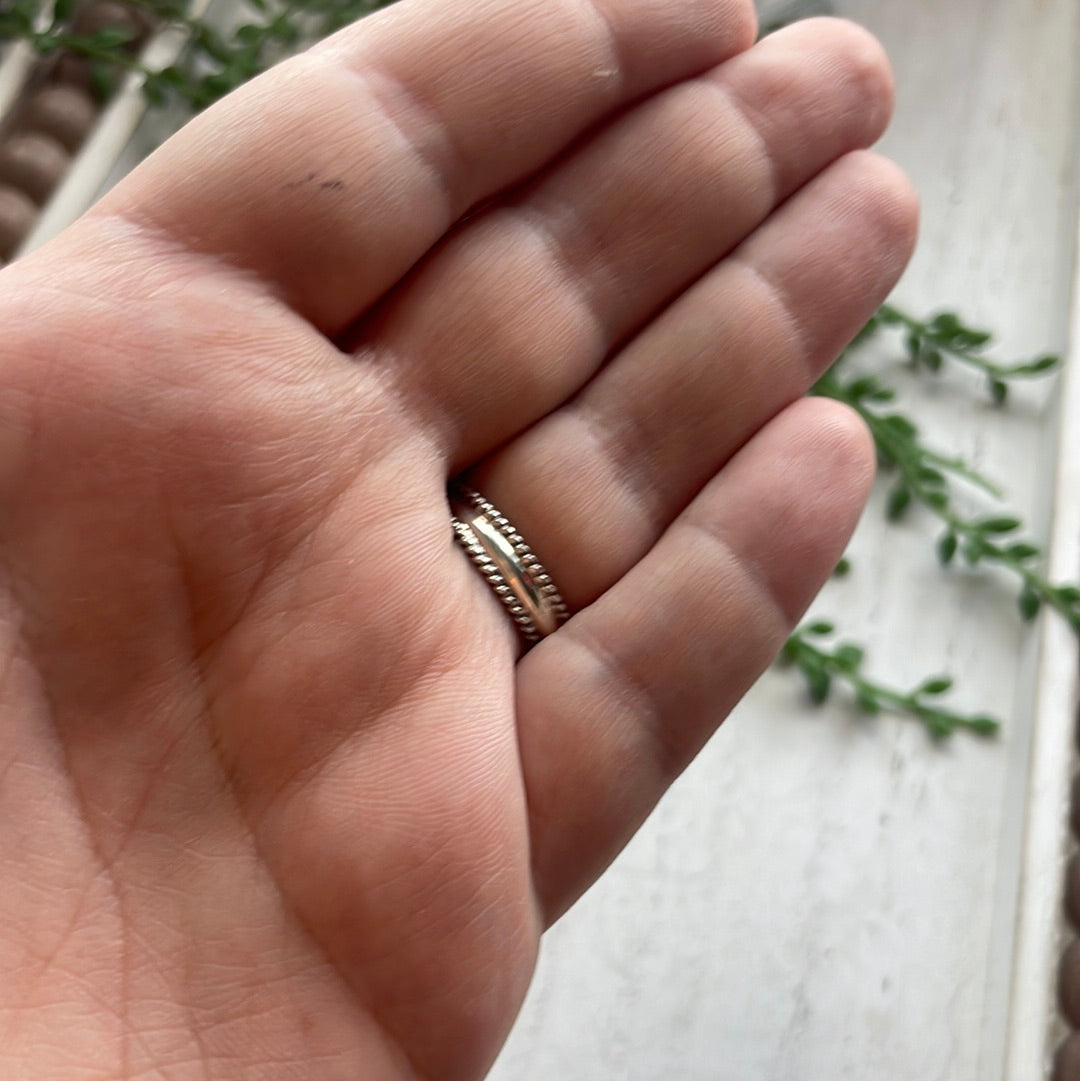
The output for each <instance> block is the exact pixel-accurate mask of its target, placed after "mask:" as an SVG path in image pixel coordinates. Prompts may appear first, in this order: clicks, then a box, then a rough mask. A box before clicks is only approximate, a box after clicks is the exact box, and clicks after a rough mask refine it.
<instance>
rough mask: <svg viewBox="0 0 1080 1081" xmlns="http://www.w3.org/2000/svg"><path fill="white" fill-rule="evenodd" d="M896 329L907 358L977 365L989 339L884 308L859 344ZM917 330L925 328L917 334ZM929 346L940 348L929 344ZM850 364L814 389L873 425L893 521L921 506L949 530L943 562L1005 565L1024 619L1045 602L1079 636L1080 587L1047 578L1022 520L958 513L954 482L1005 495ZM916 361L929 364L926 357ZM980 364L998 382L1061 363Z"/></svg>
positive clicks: (943, 319)
mask: <svg viewBox="0 0 1080 1081" xmlns="http://www.w3.org/2000/svg"><path fill="white" fill-rule="evenodd" d="M890 326H900V327H902V328H904V329H905V349H906V350H907V352H908V355H909V356H912V355H913V354H914V353H920V355H921V352H925V350H926V349H929V348H932V349H934V350H936V351H937V352H938V355H939V356H940V357H941V358H942V359H943V360H944V359H946V358H958V359H962V360H963V362H964V363H973V362H974V361H973V359H972V358H973V357H974V356H975V355H976V354H974V353H971V352H970V350H973V349H975V350H981V349H983V348H984V347H985V346H986V344H987V343H989V342H990V341H991V338H990V335H989V334H987V333H986V332H985V331H977V330H971V329H969V328H967V327H965V326H964V324H963V323H961V322H960V320H959V319H958V318H957V317H956V316H954V315H949V316H935V317H934V318H933V319H931V320H929V321H927V322H923V321H921V320H918V319H915V318H913V317H912V316H909V315H906V314H904V313H902V312H900V311H899V310H898V309H897V308H894V307H892V306H890V305H886V306H884V307H882V308H881V310H880V311H879V312H878V313H877V315H875V317H874V319H873V320H872V321H871V323H870V324H869V325H868V328H867V329H866V330H864V332H863V333H862V335H860V337H859V338H858V339H857V343H858V344H859V345H861V344H863V343H865V342H867V341H868V340H869V339H870V338H871V337H872V336H873V335H874V334H875V333H877V332H878V331H879V330H881V329H883V328H885V327H890ZM913 328H923V329H921V330H918V331H916V330H914V329H913ZM926 328H929V329H926ZM928 341H933V342H934V343H936V344H934V345H933V346H928V345H926V342H928ZM853 348H856V347H853ZM847 355H850V351H849V354H847ZM844 359H845V358H844V357H841V359H840V360H839V361H838V362H837V364H836V365H834V366H833V368H832V369H830V370H829V371H828V372H827V373H826V374H825V375H824V376H823V377H822V378H821V379H820V380H819V381H818V383H817V384H816V386H815V387H814V392H815V393H817V394H820V395H822V396H824V397H828V398H834V399H836V400H837V401H842V402H845V403H846V404H847V405H849V406H851V407H852V408H853V409H854V410H856V412H858V413H859V415H860V416H861V417H862V419H863V420H864V421H865V422H866V425H867V426H868V427H869V429H870V432H871V434H872V435H873V437H874V443H875V445H876V447H877V453H878V459H879V462H880V464H881V466H882V470H883V471H884V472H886V473H891V474H892V475H893V476H894V477H895V480H894V482H893V488H892V491H891V493H890V495H889V498H888V501H887V504H886V513H887V515H888V518H889V520H890V521H899V520H900V519H901V518H903V517H904V516H905V515H906V514H907V513H908V511H909V510H910V508H911V507H912V506H915V505H918V506H921V507H923V508H924V509H925V510H927V511H929V512H930V513H931V514H932V515H934V516H935V517H936V518H938V519H939V520H940V521H941V523H942V525H943V526H944V529H943V531H942V532H941V533H940V534H939V537H938V541H937V552H938V558H939V559H940V561H941V562H942V564H945V565H949V564H951V563H952V562H953V560H954V557H955V556H956V554H957V552H959V553H960V554H961V555H962V556H963V559H964V561H965V563H966V564H967V566H968V567H973V568H974V567H979V566H983V565H986V566H990V565H994V566H998V567H1001V568H1003V569H1004V570H1005V571H1007V572H1008V573H1009V574H1011V575H1012V576H1013V577H1014V578H1015V579H1016V581H1017V585H1018V599H1017V603H1018V606H1019V609H1020V613H1021V615H1022V616H1023V617H1024V619H1028V620H1030V619H1034V617H1035V616H1036V615H1037V614H1038V612H1039V610H1040V609H1041V607H1042V606H1043V605H1044V604H1045V605H1048V606H1049V607H1050V608H1052V609H1054V610H1055V611H1056V612H1058V613H1059V614H1060V615H1062V616H1063V617H1064V618H1065V619H1066V620H1068V622H1069V624H1070V625H1071V626H1072V628H1073V629H1074V630H1075V631H1077V632H1078V633H1080V590H1078V589H1077V588H1076V587H1075V586H1073V585H1058V584H1055V583H1053V582H1051V581H1049V580H1048V579H1047V578H1046V577H1045V576H1044V575H1043V574H1042V572H1041V570H1040V564H1041V563H1042V560H1043V551H1042V549H1041V548H1040V547H1039V546H1038V545H1036V544H1034V543H1032V542H1030V541H1027V540H1022V539H1020V538H1018V537H1017V536H1016V534H1017V533H1020V532H1021V531H1022V530H1023V523H1022V522H1021V520H1020V519H1019V518H1017V517H1016V516H1014V515H1011V514H1001V513H996V514H992V515H970V514H965V513H963V512H962V511H961V510H959V509H958V508H957V501H956V499H955V491H954V483H956V482H960V483H964V484H966V485H968V486H969V487H972V488H975V489H977V490H979V491H980V492H981V493H982V494H983V495H984V496H989V497H992V498H993V499H994V500H1000V499H1001V498H1002V492H1001V489H1000V488H999V486H998V485H996V484H995V483H994V482H993V481H991V480H989V479H988V478H987V477H985V476H983V475H982V474H980V473H978V472H977V471H975V470H973V469H972V468H971V467H970V466H968V465H967V464H966V463H965V462H964V461H963V460H962V459H960V458H957V457H953V456H949V455H946V454H943V453H942V452H941V451H939V450H936V449H934V448H933V447H931V446H929V445H927V444H926V443H925V442H924V441H923V439H922V436H921V433H920V431H919V428H918V426H917V425H916V424H915V423H914V422H913V421H912V420H911V419H910V418H909V417H907V416H905V415H904V414H902V413H900V412H897V411H896V410H894V409H891V408H886V407H888V406H891V405H892V403H893V402H894V401H895V400H896V393H895V391H894V390H893V389H892V388H891V387H887V386H885V385H884V384H883V383H882V381H881V380H880V378H879V377H877V376H867V375H859V376H853V377H850V378H845V376H844ZM916 363H917V364H919V365H922V366H923V367H926V365H925V363H924V362H923V361H922V360H919V361H916ZM977 363H978V365H979V367H980V368H981V370H983V371H984V372H993V373H995V374H994V375H993V379H995V380H997V381H1000V382H1002V383H1005V382H1006V381H1007V380H1013V379H1027V378H1031V377H1032V376H1041V375H1046V374H1048V373H1050V372H1053V371H1054V370H1055V369H1056V368H1057V367H1058V365H1059V358H1057V357H1054V356H1040V357H1037V358H1036V359H1035V360H1032V361H1023V362H1020V363H1016V364H1010V365H1004V364H998V363H996V362H994V361H992V360H990V359H989V358H987V357H983V356H981V355H979V356H978V361H977ZM928 370H931V371H937V368H935V367H933V366H932V365H931V366H930V367H929V369H928ZM995 397H997V395H995ZM1002 400H1004V397H1002Z"/></svg>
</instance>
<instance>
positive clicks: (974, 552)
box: [963, 537, 986, 567]
mask: <svg viewBox="0 0 1080 1081" xmlns="http://www.w3.org/2000/svg"><path fill="white" fill-rule="evenodd" d="M963 552H964V560H965V561H966V562H967V565H968V566H969V567H974V566H975V564H976V563H978V562H979V560H980V559H982V557H983V556H984V555H985V554H986V545H985V544H983V542H982V541H981V540H980V539H979V538H978V537H971V538H970V539H969V540H968V541H967V543H966V544H965V545H964V548H963Z"/></svg>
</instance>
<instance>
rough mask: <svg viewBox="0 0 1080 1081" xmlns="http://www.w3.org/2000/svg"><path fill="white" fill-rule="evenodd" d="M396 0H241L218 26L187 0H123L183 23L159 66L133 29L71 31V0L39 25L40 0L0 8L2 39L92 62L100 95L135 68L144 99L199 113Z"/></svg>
mask: <svg viewBox="0 0 1080 1081" xmlns="http://www.w3.org/2000/svg"><path fill="white" fill-rule="evenodd" d="M393 2H394V0H293V2H289V0H244V3H243V9H244V15H243V18H242V19H241V21H240V22H239V24H238V25H237V26H235V28H234V29H232V30H229V31H223V30H219V29H217V28H215V27H214V26H213V25H211V24H210V23H209V22H207V21H205V20H203V19H198V18H193V17H192V16H191V15H190V14H189V4H188V0H126V3H127V6H128V7H130V8H133V9H135V10H138V11H142V12H144V13H145V14H147V15H149V16H150V17H151V18H152V19H153V21H154V24H155V25H156V26H157V27H158V28H159V29H165V28H169V27H173V28H179V29H181V30H182V31H183V32H184V34H185V35H186V38H187V47H186V49H185V50H184V52H183V53H182V54H181V56H180V57H179V58H178V59H177V60H176V62H175V63H172V64H170V65H168V66H166V67H164V68H161V69H154V68H149V67H147V66H146V65H145V64H144V63H143V61H142V59H141V57H139V56H138V55H136V54H135V53H134V52H132V50H131V45H132V44H133V42H134V39H135V36H136V35H135V34H134V32H133V31H132V30H131V29H127V28H124V27H119V26H117V27H103V28H101V29H98V30H94V31H92V32H80V31H78V30H77V29H75V27H74V24H73V19H74V16H75V10H76V6H77V0H58V2H57V3H56V5H55V7H54V8H53V15H52V19H51V21H50V22H49V24H48V25H47V26H44V27H40V26H39V20H40V14H41V10H42V8H43V4H42V2H41V0H9V2H8V3H7V4H5V5H4V6H3V7H2V9H0V41H3V40H22V41H26V42H27V43H29V44H30V45H31V46H32V47H33V48H34V49H35V50H36V51H37V52H38V53H39V54H41V55H42V56H50V55H54V54H57V53H67V54H69V55H74V56H77V57H83V58H85V59H86V60H87V61H89V62H90V65H91V78H92V81H93V84H94V87H95V89H96V90H97V92H98V95H99V97H101V98H103V99H104V98H107V97H109V96H110V95H111V94H112V93H113V91H114V90H115V87H116V79H117V75H118V74H120V73H123V72H137V73H138V74H139V75H141V76H142V82H141V85H142V88H143V92H144V93H145V94H146V96H147V98H148V99H149V101H150V102H151V103H152V104H154V105H163V104H165V103H166V102H167V101H180V102H181V103H183V104H185V105H186V106H187V107H188V108H189V109H190V110H191V111H195V112H197V111H199V110H201V109H204V108H206V106H208V105H211V104H212V103H213V102H215V101H217V100H218V99H219V98H221V97H224V96H225V95H226V94H228V93H230V92H231V91H233V90H235V89H236V88H237V87H239V86H241V85H242V84H243V83H245V82H247V81H248V80H249V79H252V78H254V77H255V76H256V75H258V74H260V73H261V72H263V71H265V70H266V69H267V68H269V67H270V66H271V65H273V64H274V63H276V62H277V61H278V60H280V59H281V58H282V57H284V56H286V55H288V54H289V53H291V52H294V51H295V50H296V49H297V48H298V47H300V46H302V45H304V44H307V43H309V42H313V41H317V40H319V39H320V38H323V37H325V36H326V35H327V34H330V33H332V32H333V31H335V30H338V29H340V28H341V27H343V26H346V25H348V24H349V23H350V22H353V21H355V20H356V19H358V18H360V17H361V16H363V15H367V14H369V13H370V12H372V11H375V10H376V9H377V8H381V7H386V6H388V5H389V4H391V3H393Z"/></svg>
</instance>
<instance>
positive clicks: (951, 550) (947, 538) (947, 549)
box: [938, 529, 960, 567]
mask: <svg viewBox="0 0 1080 1081" xmlns="http://www.w3.org/2000/svg"><path fill="white" fill-rule="evenodd" d="M959 543H960V542H959V541H958V540H957V539H956V534H955V533H954V532H953V531H952V530H951V529H950V530H947V531H946V532H945V533H943V534H942V535H941V540H939V541H938V559H940V560H941V562H942V564H943V565H944V566H946V567H947V566H948V565H949V564H950V563H951V562H952V560H953V556H955V555H956V548H957V545H958V544H959Z"/></svg>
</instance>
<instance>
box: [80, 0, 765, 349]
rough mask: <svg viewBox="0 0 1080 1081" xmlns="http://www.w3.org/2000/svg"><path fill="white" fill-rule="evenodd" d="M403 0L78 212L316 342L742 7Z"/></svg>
mask: <svg viewBox="0 0 1080 1081" xmlns="http://www.w3.org/2000/svg"><path fill="white" fill-rule="evenodd" d="M462 8H463V5H460V4H456V3H448V2H446V0H403V2H401V3H399V4H396V5H394V6H393V7H390V8H387V9H385V10H383V11H381V12H379V13H377V14H374V15H371V16H368V17H367V18H365V19H363V20H361V21H360V22H359V23H357V24H355V25H353V26H352V27H349V28H347V29H346V30H343V31H341V32H340V33H338V34H336V35H335V36H334V37H332V38H329V39H327V41H325V42H323V43H322V44H321V45H320V46H317V47H316V48H314V49H312V50H310V51H309V52H307V53H305V54H304V55H302V56H300V57H296V58H294V59H293V60H290V61H287V62H286V63H284V64H281V65H280V66H278V67H277V68H275V69H274V70H272V71H270V72H268V73H267V74H266V75H264V76H262V77H261V78H259V79H256V80H255V81H254V82H252V83H250V84H248V85H247V86H246V87H244V88H242V89H241V90H240V91H237V92H236V93H235V94H233V95H230V97H228V98H226V99H225V100H224V101H222V102H221V103H219V104H218V105H217V106H215V107H214V108H212V109H210V110H209V111H208V112H207V113H206V114H204V115H203V116H201V117H199V118H197V119H196V120H195V121H194V122H192V123H191V124H189V125H188V127H187V128H185V129H184V130H183V131H182V132H181V133H180V134H179V135H177V136H175V137H174V138H173V139H172V140H170V141H169V142H168V143H167V144H166V145H165V146H164V147H163V148H162V149H161V150H160V151H158V153H157V154H155V155H153V156H152V157H151V158H150V159H149V160H148V161H147V162H145V163H144V164H143V166H142V167H140V168H139V169H137V170H136V171H135V172H134V173H133V174H132V175H131V176H130V177H129V178H128V179H127V180H126V181H125V182H123V183H122V184H121V185H118V187H117V188H116V189H114V191H113V192H112V193H110V195H109V196H107V197H106V199H105V200H103V202H102V203H101V204H99V206H98V209H97V210H96V211H95V212H93V213H94V214H95V216H96V217H98V218H99V220H100V218H101V216H102V215H106V216H112V217H116V218H119V219H120V220H121V222H122V223H123V224H124V225H127V224H129V223H131V222H132V221H134V222H135V223H136V224H137V225H138V226H141V227H145V229H146V231H148V232H149V233H150V234H152V235H153V236H155V237H158V238H163V239H165V240H166V241H168V242H175V243H179V244H181V245H183V246H184V247H185V248H188V249H194V250H196V251H200V252H205V253H208V254H211V255H214V256H217V257H220V258H223V259H224V260H226V261H227V262H229V263H231V264H234V265H235V266H236V267H238V268H241V269H243V270H245V271H248V272H254V273H255V274H256V275H258V276H259V277H261V278H262V279H264V280H265V281H267V282H268V283H269V284H271V285H272V286H273V287H274V289H275V290H276V291H277V292H278V293H280V295H282V297H283V298H284V299H285V300H286V302H287V303H289V304H290V305H291V306H292V307H293V308H295V309H296V310H297V311H298V312H300V313H301V314H302V315H304V316H306V317H307V318H309V319H310V320H311V321H312V322H313V323H314V324H315V325H316V326H318V327H319V328H320V329H322V330H323V331H324V332H325V333H327V334H330V335H331V336H332V335H335V334H337V333H339V332H340V331H342V330H343V329H344V328H345V327H346V326H347V325H348V324H349V323H350V322H351V321H352V320H353V319H355V318H356V317H357V316H358V315H359V314H360V313H362V312H363V311H364V310H365V309H366V308H367V307H368V306H369V305H370V304H371V303H372V302H373V301H375V300H376V299H377V298H378V297H379V296H380V295H381V294H382V293H384V292H385V291H386V290H387V289H388V288H390V286H392V285H393V284H394V283H395V282H396V281H397V280H398V279H399V278H400V277H401V276H402V275H403V274H404V273H405V272H406V271H407V270H408V268H409V267H410V266H412V265H413V264H414V263H415V262H416V261H417V260H418V259H419V258H420V257H421V256H422V255H423V254H424V253H425V252H426V251H427V250H428V249H429V248H430V247H431V246H432V245H433V244H434V243H435V242H436V241H437V240H438V239H439V238H440V237H441V236H442V235H443V233H445V232H446V230H447V229H448V228H449V227H450V226H451V225H452V224H453V223H454V222H455V221H456V220H457V219H458V218H459V217H461V215H462V214H464V213H465V212H466V211H467V210H468V209H469V208H470V207H472V206H474V205H475V204H476V203H478V202H480V201H481V200H483V199H485V198H487V197H488V196H490V195H492V194H494V193H495V192H497V191H499V190H501V189H503V188H505V187H507V186H509V185H511V184H513V183H515V182H516V181H519V180H522V179H524V178H526V177H528V176H529V175H530V174H532V173H533V172H534V171H535V170H537V169H538V168H540V167H541V166H542V165H544V164H546V163H547V162H548V161H549V160H550V159H552V158H553V157H555V156H556V155H558V154H559V152H560V151H562V150H563V149H564V148H566V147H567V145H568V144H570V143H571V142H572V141H574V140H575V139H576V138H578V137H580V136H581V135H582V134H583V133H584V132H585V131H586V130H587V129H588V128H589V127H590V126H592V125H594V124H596V123H597V122H598V121H599V120H601V119H602V118H603V117H605V116H606V115H608V114H609V113H612V112H613V111H616V110H618V109H619V108H620V107H622V106H624V105H626V104H627V103H629V102H630V101H633V100H635V99H638V98H641V97H643V96H645V95H647V94H649V93H651V92H652V91H655V90H657V89H659V88H661V87H664V86H667V85H670V84H672V83H674V82H677V81H679V80H681V79H684V78H688V77H690V76H692V75H695V74H697V73H699V72H701V71H703V70H705V69H706V68H709V67H711V66H713V65H715V64H717V63H720V62H722V61H723V60H724V59H726V58H727V57H728V56H730V55H733V54H734V53H736V52H739V51H741V50H742V49H744V48H747V47H749V45H750V44H751V43H752V41H753V38H754V23H755V19H754V9H753V5H752V3H751V2H750V0H677V2H676V0H473V2H471V3H469V4H468V5H464V10H462Z"/></svg>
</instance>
